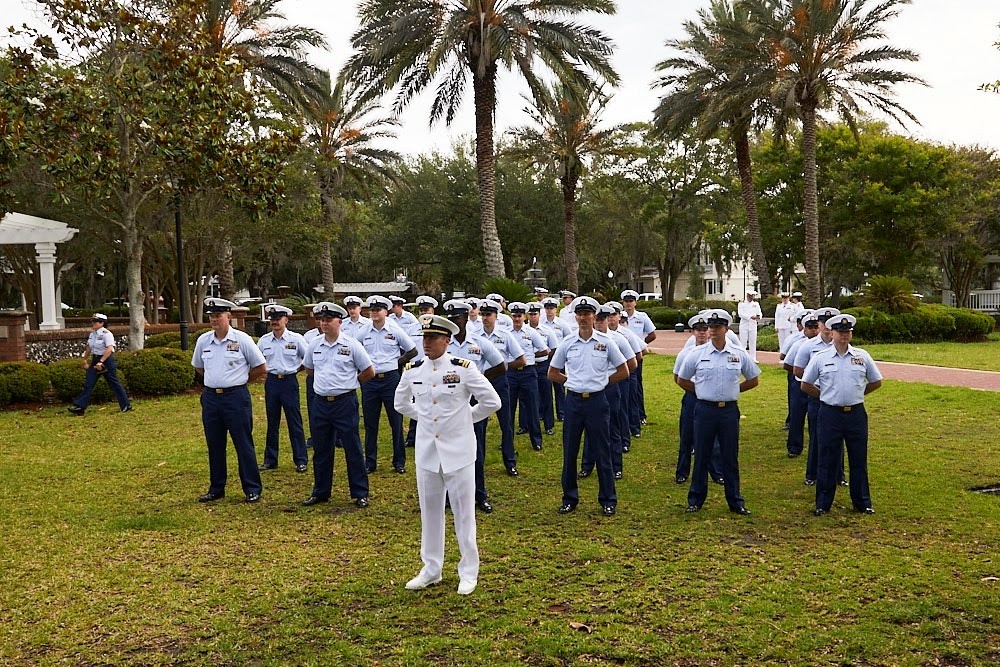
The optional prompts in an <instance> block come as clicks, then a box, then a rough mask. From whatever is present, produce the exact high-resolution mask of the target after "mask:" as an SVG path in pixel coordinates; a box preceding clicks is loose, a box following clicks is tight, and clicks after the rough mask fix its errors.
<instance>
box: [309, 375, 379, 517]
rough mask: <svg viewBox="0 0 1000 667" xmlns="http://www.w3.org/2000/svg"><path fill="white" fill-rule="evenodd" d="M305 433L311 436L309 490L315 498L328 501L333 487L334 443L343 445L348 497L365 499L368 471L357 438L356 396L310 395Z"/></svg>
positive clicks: (355, 393) (359, 441) (351, 393)
mask: <svg viewBox="0 0 1000 667" xmlns="http://www.w3.org/2000/svg"><path fill="white" fill-rule="evenodd" d="M310 420H311V421H310V423H309V430H310V431H311V432H312V435H313V490H312V495H314V496H316V497H317V498H329V497H330V493H331V491H332V487H333V450H334V443H335V442H341V443H343V445H344V460H345V461H346V464H347V484H348V486H349V487H350V490H351V498H367V497H368V472H367V470H366V469H365V455H364V452H362V450H361V438H360V437H359V436H358V394H357V392H356V391H351V392H348V393H346V394H341V395H340V396H337V397H336V398H335V399H334V400H332V401H331V400H329V398H328V397H326V396H313V409H312V417H311V418H310Z"/></svg>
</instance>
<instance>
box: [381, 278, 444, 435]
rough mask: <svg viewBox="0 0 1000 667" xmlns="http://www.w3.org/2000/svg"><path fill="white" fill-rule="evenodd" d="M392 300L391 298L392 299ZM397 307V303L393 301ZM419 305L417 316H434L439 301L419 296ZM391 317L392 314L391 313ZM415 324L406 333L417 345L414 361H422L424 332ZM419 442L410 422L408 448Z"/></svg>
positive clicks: (413, 424) (417, 301)
mask: <svg viewBox="0 0 1000 667" xmlns="http://www.w3.org/2000/svg"><path fill="white" fill-rule="evenodd" d="M390 298H391V297H390ZM393 304H394V305H395V301H393ZM416 304H417V314H418V315H433V314H434V309H435V308H437V307H438V302H437V299H435V298H434V297H432V296H423V295H421V296H418V297H417V299H416ZM407 314H408V315H409V313H407ZM389 316H390V317H391V316H392V314H391V313H390V315H389ZM413 322H414V324H415V325H416V326H415V327H411V328H410V329H408V330H407V331H406V333H408V334H409V335H410V338H412V339H413V344H414V345H416V349H417V356H415V357H413V361H420V360H421V359H423V358H424V345H423V340H424V332H423V330H422V329H421V328H420V322H419V321H417V318H415V317H414V318H413ZM416 442H417V422H415V421H414V420H412V419H411V420H410V423H409V425H408V426H407V427H406V446H407V447H413V446H414V445H415V444H416Z"/></svg>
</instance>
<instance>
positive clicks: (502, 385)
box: [476, 371, 538, 468]
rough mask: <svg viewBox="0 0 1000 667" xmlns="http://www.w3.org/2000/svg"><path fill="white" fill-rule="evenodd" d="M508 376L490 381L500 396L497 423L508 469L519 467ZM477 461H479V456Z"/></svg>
mask: <svg viewBox="0 0 1000 667" xmlns="http://www.w3.org/2000/svg"><path fill="white" fill-rule="evenodd" d="M511 372H514V371H511ZM507 375H508V373H503V374H501V375H498V376H497V377H495V378H493V379H491V380H490V384H492V385H493V388H494V389H495V390H496V392H497V394H499V395H500V409H499V410H497V423H498V424H499V425H500V453H501V455H502V456H503V464H504V466H505V467H507V468H513V467H514V466H516V465H517V451H515V449H514V416H513V415H512V414H511V401H510V387H509V386H508V384H507ZM535 423H536V424H537V423H538V422H535ZM484 458H485V454H484ZM476 459H477V460H479V456H478V454H477V456H476Z"/></svg>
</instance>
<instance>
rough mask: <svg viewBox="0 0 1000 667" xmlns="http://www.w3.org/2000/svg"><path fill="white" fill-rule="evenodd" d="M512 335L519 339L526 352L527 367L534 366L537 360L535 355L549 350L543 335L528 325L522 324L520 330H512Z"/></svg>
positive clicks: (525, 363) (525, 362)
mask: <svg viewBox="0 0 1000 667" xmlns="http://www.w3.org/2000/svg"><path fill="white" fill-rule="evenodd" d="M511 333H512V334H513V335H514V338H516V339H517V342H518V344H520V346H521V349H523V350H524V365H525V366H534V365H535V361H536V360H537V359H536V357H535V355H536V354H537V353H539V352H545V351H546V350H548V349H549V348H548V346H547V345H546V344H545V340H544V339H543V338H542V336H541V334H539V333H538V331H537V330H535V329H532V328H531V327H530V326H528V325H527V324H522V325H521V328H520V329H511Z"/></svg>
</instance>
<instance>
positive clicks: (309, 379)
mask: <svg viewBox="0 0 1000 667" xmlns="http://www.w3.org/2000/svg"><path fill="white" fill-rule="evenodd" d="M315 395H316V392H314V391H313V376H312V373H309V374H308V375H306V423H307V424H310V426H309V437H308V438H306V447H312V445H313V439H312V409H313V396H315Z"/></svg>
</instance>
